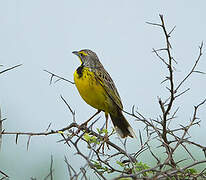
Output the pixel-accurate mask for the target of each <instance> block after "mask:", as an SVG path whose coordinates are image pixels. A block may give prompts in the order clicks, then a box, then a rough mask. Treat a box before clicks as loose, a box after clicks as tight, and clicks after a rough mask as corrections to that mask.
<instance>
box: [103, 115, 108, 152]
mask: <svg viewBox="0 0 206 180" xmlns="http://www.w3.org/2000/svg"><path fill="white" fill-rule="evenodd" d="M108 118H109V116H108V113H105V119H106V130H107V128H108ZM108 140H109V137H108V131H106V133H105V135H104V138H103V145H102V152H103V153H104V144H105V143H106V145H107V148H108V149H109V145H108V144H107V141H108Z"/></svg>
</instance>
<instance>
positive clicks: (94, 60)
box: [72, 49, 102, 68]
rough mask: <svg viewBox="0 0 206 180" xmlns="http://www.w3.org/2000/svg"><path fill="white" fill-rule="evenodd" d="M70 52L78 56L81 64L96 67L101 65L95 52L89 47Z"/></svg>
mask: <svg viewBox="0 0 206 180" xmlns="http://www.w3.org/2000/svg"><path fill="white" fill-rule="evenodd" d="M72 53H73V54H75V55H77V56H78V57H79V59H80V61H81V63H82V65H83V66H86V67H89V68H98V67H100V66H102V65H101V63H100V61H99V58H98V57H97V55H96V53H95V52H93V51H91V50H89V49H83V50H80V51H73V52H72Z"/></svg>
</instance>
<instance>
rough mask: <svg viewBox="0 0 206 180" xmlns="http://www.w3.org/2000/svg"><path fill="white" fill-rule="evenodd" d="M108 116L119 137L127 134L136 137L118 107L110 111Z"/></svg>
mask: <svg viewBox="0 0 206 180" xmlns="http://www.w3.org/2000/svg"><path fill="white" fill-rule="evenodd" d="M110 117H111V119H112V122H113V124H114V127H115V129H116V131H117V133H118V134H119V135H120V136H121V138H125V137H127V136H130V137H132V138H136V135H135V133H134V131H133V129H132V127H131V126H130V124H129V123H128V121H127V120H126V118H125V117H124V115H123V114H122V111H121V110H119V109H118V111H117V112H116V113H114V114H113V113H110Z"/></svg>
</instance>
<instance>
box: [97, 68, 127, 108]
mask: <svg viewBox="0 0 206 180" xmlns="http://www.w3.org/2000/svg"><path fill="white" fill-rule="evenodd" d="M94 74H95V77H96V79H97V81H98V82H99V83H100V84H101V86H102V87H103V88H104V89H105V91H106V92H107V94H108V95H109V97H110V98H111V99H112V101H113V102H114V103H115V104H116V105H117V106H118V107H119V108H120V109H123V105H122V102H121V98H120V96H119V93H118V91H117V88H116V87H115V84H114V82H113V80H112V78H111V77H110V75H109V73H108V72H107V71H106V70H105V69H104V68H103V67H101V68H96V69H94Z"/></svg>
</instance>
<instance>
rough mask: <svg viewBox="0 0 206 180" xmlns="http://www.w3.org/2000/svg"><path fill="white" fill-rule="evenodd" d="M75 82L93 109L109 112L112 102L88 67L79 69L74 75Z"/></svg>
mask: <svg viewBox="0 0 206 180" xmlns="http://www.w3.org/2000/svg"><path fill="white" fill-rule="evenodd" d="M74 82H75V85H76V87H77V89H78V91H79V94H80V95H81V97H82V98H83V99H84V101H85V102H86V103H87V104H89V105H91V106H92V107H94V108H96V109H98V110H103V111H106V112H109V105H110V104H111V102H110V101H111V100H110V98H109V97H108V95H107V93H106V91H105V90H104V88H103V87H102V85H101V84H100V83H99V82H98V80H97V79H96V77H95V74H94V73H93V72H91V71H90V70H89V68H87V67H83V68H82V67H81V66H80V67H79V68H77V70H76V71H75V73H74Z"/></svg>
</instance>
